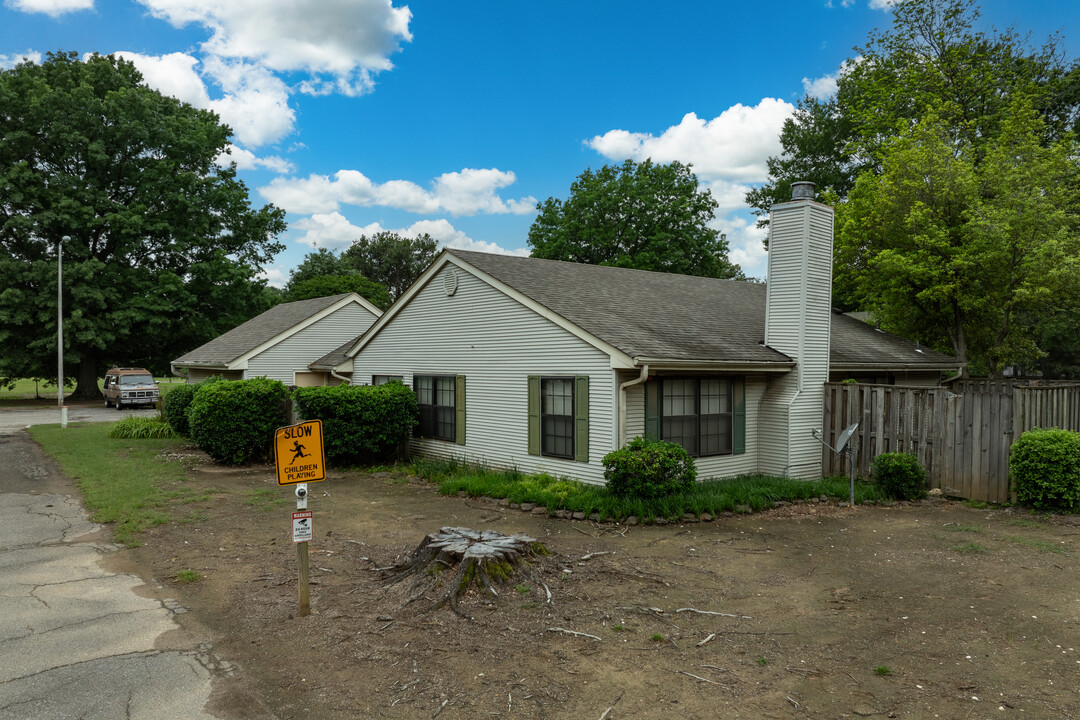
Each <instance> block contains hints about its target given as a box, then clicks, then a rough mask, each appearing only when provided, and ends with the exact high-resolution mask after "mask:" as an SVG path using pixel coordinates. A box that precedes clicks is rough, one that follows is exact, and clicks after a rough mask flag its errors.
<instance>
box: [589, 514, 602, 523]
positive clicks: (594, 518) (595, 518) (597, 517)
mask: <svg viewBox="0 0 1080 720" xmlns="http://www.w3.org/2000/svg"><path fill="white" fill-rule="evenodd" d="M589 519H590V520H592V521H593V522H600V513H593V514H592V515H590V516H589Z"/></svg>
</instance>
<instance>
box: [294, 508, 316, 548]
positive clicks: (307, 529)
mask: <svg viewBox="0 0 1080 720" xmlns="http://www.w3.org/2000/svg"><path fill="white" fill-rule="evenodd" d="M313 516H314V513H313V512H312V511H311V510H297V511H296V512H294V513H293V514H292V541H293V542H294V543H301V542H307V541H308V540H311V535H312V525H311V523H312V518H313Z"/></svg>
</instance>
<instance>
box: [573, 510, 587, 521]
mask: <svg viewBox="0 0 1080 720" xmlns="http://www.w3.org/2000/svg"><path fill="white" fill-rule="evenodd" d="M573 518H574V519H575V520H584V519H585V513H583V512H580V511H579V512H576V513H574V514H573Z"/></svg>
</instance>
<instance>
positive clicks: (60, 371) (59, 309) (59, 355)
mask: <svg viewBox="0 0 1080 720" xmlns="http://www.w3.org/2000/svg"><path fill="white" fill-rule="evenodd" d="M70 241H71V236H70V235H65V236H64V237H62V238H60V242H59V243H58V244H57V245H56V404H57V406H58V407H60V408H63V407H64V243H66V242H70ZM61 414H62V413H61Z"/></svg>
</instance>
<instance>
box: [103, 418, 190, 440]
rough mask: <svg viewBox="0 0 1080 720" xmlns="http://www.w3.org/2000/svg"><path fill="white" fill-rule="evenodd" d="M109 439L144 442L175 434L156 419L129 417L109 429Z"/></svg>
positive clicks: (170, 428) (164, 423) (166, 425)
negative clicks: (148, 439)
mask: <svg viewBox="0 0 1080 720" xmlns="http://www.w3.org/2000/svg"><path fill="white" fill-rule="evenodd" d="M108 434H109V437H111V438H120V439H132V440H145V439H147V438H169V437H174V436H175V435H176V433H175V432H174V431H173V429H172V427H170V426H169V424H168V423H167V422H164V421H163V420H161V419H160V418H156V417H139V416H137V415H129V416H128V417H126V418H124V419H123V420H118V421H117V422H114V423H113V426H112V427H111V428H109V433H108Z"/></svg>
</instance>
